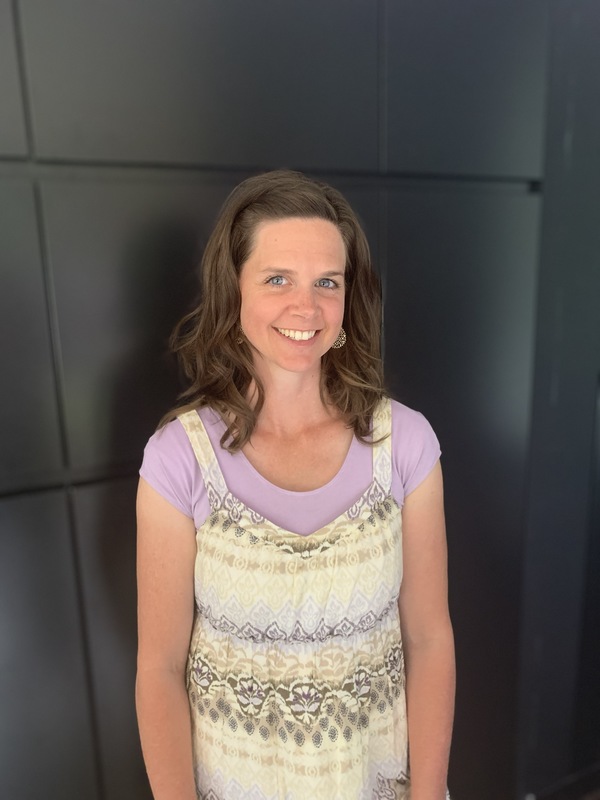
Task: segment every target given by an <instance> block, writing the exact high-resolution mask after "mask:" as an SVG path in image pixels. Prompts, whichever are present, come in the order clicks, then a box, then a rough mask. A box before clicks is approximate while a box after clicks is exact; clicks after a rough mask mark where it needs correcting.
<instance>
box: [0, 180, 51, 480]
mask: <svg viewBox="0 0 600 800" xmlns="http://www.w3.org/2000/svg"><path fill="white" fill-rule="evenodd" d="M0 341H1V342H2V347H1V348H0V375H2V383H3V390H2V397H1V401H0V409H1V412H2V413H1V414H0V441H1V442H2V446H1V447H0V491H7V490H11V489H15V488H20V487H23V486H31V485H38V484H40V483H41V482H43V481H48V480H56V475H57V473H58V472H59V470H60V468H61V450H60V439H59V428H58V411H57V404H56V388H55V384H54V376H53V372H52V353H51V349H50V342H49V335H48V317H47V314H46V304H45V295H44V283H43V274H42V266H41V262H40V249H39V237H38V229H37V225H36V215H35V205H34V198H33V191H32V188H31V185H30V184H29V183H28V182H27V181H24V180H23V181H21V180H3V181H1V182H0Z"/></svg>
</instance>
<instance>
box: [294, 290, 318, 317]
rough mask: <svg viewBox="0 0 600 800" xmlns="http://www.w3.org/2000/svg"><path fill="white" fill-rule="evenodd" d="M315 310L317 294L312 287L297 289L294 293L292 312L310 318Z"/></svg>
mask: <svg viewBox="0 0 600 800" xmlns="http://www.w3.org/2000/svg"><path fill="white" fill-rule="evenodd" d="M316 309H317V293H316V291H315V289H314V287H313V286H309V287H298V289H297V290H296V292H295V293H294V302H293V310H294V312H295V313H296V314H301V315H302V316H306V317H308V316H311V315H312V314H314V313H315V311H316Z"/></svg>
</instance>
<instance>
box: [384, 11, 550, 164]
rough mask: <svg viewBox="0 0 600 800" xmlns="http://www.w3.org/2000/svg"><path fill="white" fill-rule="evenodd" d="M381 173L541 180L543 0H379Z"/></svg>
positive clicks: (543, 96)
mask: <svg viewBox="0 0 600 800" xmlns="http://www.w3.org/2000/svg"><path fill="white" fill-rule="evenodd" d="M385 6H386V17H387V18H386V36H387V41H388V56H387V59H388V63H387V80H386V83H387V104H388V126H387V141H388V168H389V169H390V170H391V171H401V172H410V173H422V172H425V173H433V174H441V175H447V174H450V175H482V176H503V177H510V176H513V177H519V176H521V177H522V176H525V177H528V178H536V177H539V176H540V175H541V173H542V160H543V146H544V124H545V114H544V98H545V85H546V59H547V37H548V32H547V29H548V23H547V15H548V3H547V2H546V0H528V2H522V0H486V2H481V0H460V2H459V3H444V2H440V0H418V2H417V1H416V0H386V2H385Z"/></svg>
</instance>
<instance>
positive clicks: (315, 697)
mask: <svg viewBox="0 0 600 800" xmlns="http://www.w3.org/2000/svg"><path fill="white" fill-rule="evenodd" d="M180 419H181V422H182V423H183V425H184V427H185V430H186V431H187V434H188V436H189V438H190V441H191V443H192V446H193V448H194V451H195V453H196V456H197V458H198V462H199V464H200V468H201V471H202V475H203V479H204V482H205V484H206V488H207V491H208V495H209V499H210V504H211V509H212V511H211V515H210V517H209V519H208V520H207V521H206V522H205V523H204V525H202V527H201V528H199V529H198V531H197V537H196V538H197V546H198V553H197V558H196V565H195V596H196V616H195V622H194V629H193V635H192V640H191V645H190V655H189V660H188V668H187V687H188V693H189V699H190V707H191V715H192V728H193V747H194V763H195V769H196V782H197V787H198V796H199V797H200V798H205V799H206V800H233V798H235V799H236V800H238V799H240V800H241V799H242V798H248V799H250V798H252V800H267V799H268V800H306V799H307V798H315V800H359V798H361V800H362V799H364V800H377V799H379V798H381V799H383V798H385V799H386V800H387V799H388V798H389V800H399V798H408V797H409V793H410V789H409V783H408V779H407V775H406V773H407V771H408V764H407V733H406V702H405V681H404V658H403V651H402V642H401V638H400V623H399V614H398V602H397V601H398V593H399V590H400V582H401V577H402V546H401V516H400V509H399V507H398V505H397V503H396V502H395V501H394V500H393V499H392V497H391V450H390V447H391V437H390V436H387V438H385V439H384V440H383V441H382V442H381V443H380V444H378V445H376V446H375V447H374V448H373V482H372V484H371V486H370V487H369V489H368V490H367V491H366V492H365V494H364V496H363V497H362V498H361V501H360V502H359V503H357V504H356V505H355V506H353V507H352V508H351V509H349V510H348V511H347V512H346V513H345V514H342V515H341V516H339V517H338V518H337V519H335V520H334V521H333V522H331V523H330V524H329V525H326V526H325V527H324V528H322V529H321V530H319V531H316V532H315V533H313V534H311V535H310V536H300V535H298V534H295V533H292V532H290V531H286V530H283V529H282V528H279V527H277V526H276V525H274V524H273V523H271V522H269V521H268V520H266V519H264V518H263V517H261V516H260V515H258V514H256V513H254V512H253V511H252V510H251V509H249V508H247V507H246V506H244V505H243V504H242V503H240V502H239V500H237V499H236V498H235V497H233V496H232V495H231V493H230V492H229V491H228V489H227V486H226V485H225V481H224V479H223V475H222V473H221V470H220V467H219V464H218V462H217V459H216V456H215V453H214V451H213V449H212V445H211V443H210V441H209V439H208V436H207V434H206V431H205V429H204V426H203V424H202V421H201V419H200V417H199V416H198V414H197V413H196V412H195V411H192V412H188V413H186V414H183V415H181V417H180ZM390 425H391V408H390V403H389V401H384V402H383V403H382V404H381V406H380V408H379V410H378V412H377V414H376V417H375V421H374V437H375V439H378V438H379V437H380V436H381V435H385V434H388V433H389V432H390Z"/></svg>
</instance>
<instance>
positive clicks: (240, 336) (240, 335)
mask: <svg viewBox="0 0 600 800" xmlns="http://www.w3.org/2000/svg"><path fill="white" fill-rule="evenodd" d="M243 336H244V331H243V329H242V326H241V325H240V329H239V331H238V335H237V337H236V340H235V343H236V344H244V339H243Z"/></svg>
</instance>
